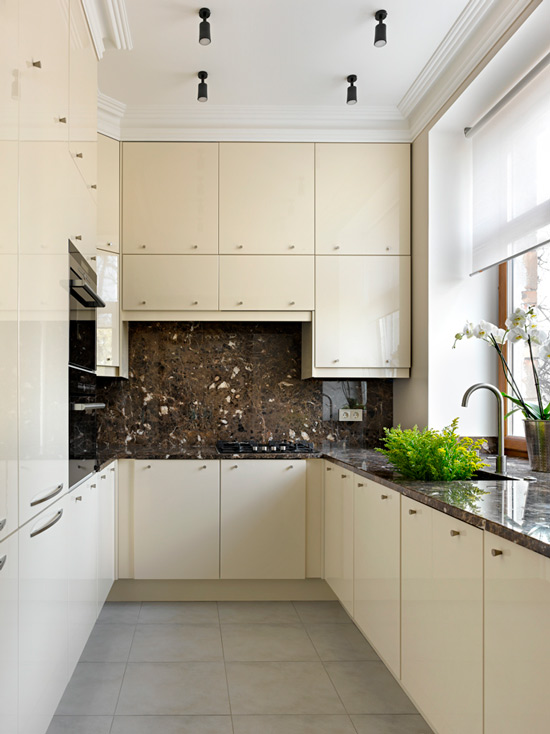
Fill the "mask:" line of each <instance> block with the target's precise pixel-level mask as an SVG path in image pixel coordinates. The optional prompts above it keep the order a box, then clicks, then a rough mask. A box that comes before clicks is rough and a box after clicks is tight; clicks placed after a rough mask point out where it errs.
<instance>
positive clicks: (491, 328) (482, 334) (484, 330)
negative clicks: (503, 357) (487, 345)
mask: <svg viewBox="0 0 550 734" xmlns="http://www.w3.org/2000/svg"><path fill="white" fill-rule="evenodd" d="M496 331H498V327H497V326H495V325H494V324H491V322H490V321H483V320H481V321H480V322H479V324H477V326H474V336H475V338H476V339H484V340H485V341H488V340H489V337H490V336H491V335H492V334H494V333H495V332H496Z"/></svg>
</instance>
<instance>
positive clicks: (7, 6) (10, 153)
mask: <svg viewBox="0 0 550 734" xmlns="http://www.w3.org/2000/svg"><path fill="white" fill-rule="evenodd" d="M17 10H18V3H17V0H6V1H5V2H2V3H0V345H1V348H0V385H2V389H1V391H0V540H2V538H4V537H6V536H7V535H8V534H9V533H11V532H12V530H14V529H15V528H16V527H17V385H18V379H17V300H18V284H17V257H18V255H17V249H18V231H17V230H18V207H19V203H18V177H19V154H18V118H19V101H18V70H17V64H18V18H17ZM1 696H2V694H1V693H0V698H1ZM0 708H1V707H0ZM1 722H2V714H1V713H0V729H2V726H1Z"/></svg>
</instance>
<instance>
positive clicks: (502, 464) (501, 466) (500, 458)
mask: <svg viewBox="0 0 550 734" xmlns="http://www.w3.org/2000/svg"><path fill="white" fill-rule="evenodd" d="M480 388H485V389H486V390H490V391H491V392H492V393H493V394H494V395H495V396H496V399H497V408H498V453H497V465H496V470H497V473H498V474H506V456H505V455H504V398H503V397H502V393H501V392H500V390H499V389H498V388H497V387H495V386H494V385H490V384H489V383H488V382H478V383H477V384H476V385H472V386H471V387H469V388H468V389H467V390H466V392H465V393H464V397H463V398H462V407H463V408H466V407H467V406H468V400H469V399H470V395H471V394H472V393H473V392H475V391H476V390H479V389H480Z"/></svg>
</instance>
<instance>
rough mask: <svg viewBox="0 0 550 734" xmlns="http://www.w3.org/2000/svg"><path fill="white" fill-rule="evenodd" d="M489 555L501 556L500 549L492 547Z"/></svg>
mask: <svg viewBox="0 0 550 734" xmlns="http://www.w3.org/2000/svg"><path fill="white" fill-rule="evenodd" d="M491 555H492V556H501V555H502V551H501V550H497V549H496V548H493V549H492V550H491Z"/></svg>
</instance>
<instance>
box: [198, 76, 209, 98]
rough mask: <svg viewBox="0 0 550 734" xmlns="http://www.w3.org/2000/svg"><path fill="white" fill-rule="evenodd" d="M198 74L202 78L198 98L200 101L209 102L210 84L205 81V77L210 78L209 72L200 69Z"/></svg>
mask: <svg viewBox="0 0 550 734" xmlns="http://www.w3.org/2000/svg"><path fill="white" fill-rule="evenodd" d="M197 76H198V77H199V79H200V82H199V93H198V95H197V99H198V101H199V102H208V84H207V83H206V82H205V81H204V80H205V79H208V74H207V73H206V71H199V73H198V74H197Z"/></svg>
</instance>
